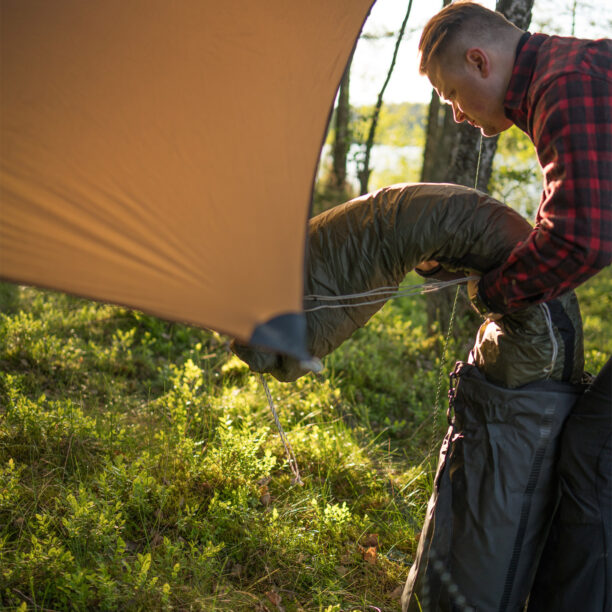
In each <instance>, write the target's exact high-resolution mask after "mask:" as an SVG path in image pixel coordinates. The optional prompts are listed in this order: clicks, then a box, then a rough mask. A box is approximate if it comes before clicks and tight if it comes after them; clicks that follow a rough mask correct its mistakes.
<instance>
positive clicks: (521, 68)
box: [504, 32, 548, 111]
mask: <svg viewBox="0 0 612 612" xmlns="http://www.w3.org/2000/svg"><path fill="white" fill-rule="evenodd" d="M546 38H548V37H547V36H546V35H545V34H530V33H529V32H525V33H524V34H523V35H522V36H521V38H520V40H519V42H518V45H517V47H516V59H515V60H514V69H513V70H512V76H511V77H510V83H509V84H508V89H507V90H506V96H505V98H504V107H505V108H506V110H507V111H513V110H518V109H520V107H521V106H522V104H523V101H524V100H525V98H526V96H527V91H528V89H529V83H530V81H531V77H532V75H533V70H534V68H535V64H536V56H537V54H538V50H539V49H540V45H541V44H542V43H543V42H544V41H545V40H546Z"/></svg>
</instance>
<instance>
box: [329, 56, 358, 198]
mask: <svg viewBox="0 0 612 612" xmlns="http://www.w3.org/2000/svg"><path fill="white" fill-rule="evenodd" d="M352 61H353V57H352V56H351V58H350V59H349V61H348V63H347V65H346V69H345V71H344V75H343V76H342V80H341V81H340V87H339V89H338V104H337V106H336V121H335V125H334V127H335V137H334V144H333V148H332V162H333V164H332V175H331V177H330V179H331V180H330V183H331V187H332V188H333V189H334V190H336V191H338V193H341V194H342V193H344V192H345V191H346V158H347V156H348V151H349V146H350V140H351V138H350V129H349V119H350V113H351V107H350V102H349V85H350V78H351V62H352Z"/></svg>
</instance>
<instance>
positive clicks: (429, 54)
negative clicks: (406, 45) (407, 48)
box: [419, 0, 516, 74]
mask: <svg viewBox="0 0 612 612" xmlns="http://www.w3.org/2000/svg"><path fill="white" fill-rule="evenodd" d="M508 28H514V29H516V26H515V25H514V24H512V23H511V22H510V21H508V20H507V19H506V18H505V17H504V16H503V15H502V14H501V13H498V12H497V11H492V10H490V9H488V8H486V7H484V6H482V5H481V4H478V3H476V2H471V1H470V0H457V2H453V3H452V4H449V5H447V6H445V7H444V8H443V9H442V10H441V11H440V12H439V13H437V14H436V15H434V16H433V17H432V18H431V19H430V20H429V21H428V22H427V24H426V25H425V27H424V28H423V33H422V34H421V39H420V40H419V53H420V61H419V72H420V73H421V74H426V73H427V70H428V69H429V65H430V63H431V61H432V59H434V58H436V57H441V56H442V55H443V54H444V53H445V52H446V51H447V50H448V48H449V47H450V46H451V44H452V43H453V42H454V41H455V40H457V38H458V35H459V34H460V33H469V34H470V36H471V37H473V36H480V37H483V36H485V37H486V38H492V37H493V36H495V34H496V33H498V32H499V31H500V30H507V29H508Z"/></svg>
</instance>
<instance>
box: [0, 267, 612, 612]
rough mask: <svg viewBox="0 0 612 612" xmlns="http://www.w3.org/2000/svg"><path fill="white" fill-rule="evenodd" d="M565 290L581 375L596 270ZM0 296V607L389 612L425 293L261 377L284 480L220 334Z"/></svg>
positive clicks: (423, 454)
mask: <svg viewBox="0 0 612 612" xmlns="http://www.w3.org/2000/svg"><path fill="white" fill-rule="evenodd" d="M579 293H580V298H581V303H582V305H583V315H584V321H585V332H586V333H585V338H586V356H587V369H589V370H590V371H597V370H598V369H599V367H601V365H603V363H604V361H605V359H607V356H608V355H609V354H610V353H611V352H612V340H611V339H610V336H609V334H606V333H605V332H606V330H609V327H610V320H609V317H610V315H609V313H610V311H611V306H612V303H611V302H612V297H611V296H612V274H611V273H610V269H608V270H606V271H604V272H603V273H602V274H600V275H599V276H598V277H596V278H595V279H593V280H592V281H590V282H589V283H587V284H586V285H585V286H583V287H582V288H581V289H580V292H579ZM0 306H1V308H2V314H1V315H0V604H1V606H2V609H6V610H26V609H32V610H68V609H76V610H93V609H98V610H262V611H263V610H269V611H274V610H286V611H297V610H321V611H325V612H335V611H339V610H399V608H400V604H399V594H400V591H401V586H402V585H403V582H404V580H405V577H406V574H407V571H408V568H409V566H410V563H411V562H412V559H413V557H414V553H415V549H416V541H417V534H418V532H419V528H420V525H421V522H422V519H423V515H424V511H425V505H426V503H427V499H428V497H429V493H430V490H431V481H432V470H433V469H434V467H435V466H434V464H435V456H436V453H437V445H438V443H439V441H440V439H441V436H442V434H443V432H444V430H445V415H444V412H445V410H444V406H440V407H439V409H438V411H437V413H436V412H434V410H433V406H434V398H435V396H436V391H437V389H438V384H439V376H438V372H439V365H440V359H441V356H442V347H443V344H444V340H443V335H442V334H441V333H440V332H439V331H437V330H427V329H426V323H425V308H424V298H421V297H419V298H412V299H408V298H406V299H403V300H398V301H397V302H394V303H390V304H388V305H387V306H385V308H384V309H383V310H382V311H381V312H380V313H379V314H378V315H377V316H376V317H375V318H374V319H373V320H372V321H371V322H370V324H368V326H366V327H365V328H364V329H362V330H360V331H359V332H358V333H357V334H355V336H354V338H352V339H351V340H350V341H348V342H346V343H345V344H344V345H343V346H342V347H340V349H338V350H337V351H336V352H335V353H334V354H332V355H330V356H329V357H328V358H327V360H326V363H325V365H326V369H325V371H324V372H323V374H322V375H317V376H315V375H309V376H306V377H304V378H302V379H300V380H299V381H297V382H296V383H293V384H281V383H278V382H276V381H274V380H269V384H270V388H271V391H272V394H273V396H274V399H275V402H276V405H277V408H278V409H279V412H280V416H281V420H282V422H283V426H284V428H285V430H286V431H287V434H288V436H289V440H290V442H291V445H292V447H293V450H294V452H295V454H296V456H297V459H298V462H299V467H300V470H301V473H302V477H303V479H304V482H305V484H304V486H302V487H300V486H293V485H292V484H291V472H290V470H289V468H288V465H287V462H286V459H285V455H284V451H283V447H282V444H281V442H280V440H279V436H278V433H277V431H276V429H275V427H274V423H273V420H272V417H271V414H270V412H269V409H268V406H267V402H266V398H265V395H264V393H263V390H262V388H261V386H260V384H259V382H258V380H257V379H256V378H255V377H254V376H253V375H252V374H250V373H249V372H248V370H247V368H246V367H245V366H244V365H243V364H242V362H240V361H239V360H238V359H237V358H236V357H234V356H232V355H231V353H230V352H229V350H228V343H227V339H226V338H223V337H221V336H219V335H217V334H215V333H211V332H208V331H204V330H199V329H195V328H191V327H187V326H183V325H178V324H172V323H167V322H164V321H161V320H159V319H155V318H153V317H149V316H146V315H143V314H141V313H138V312H134V311H130V310H127V309H124V308H119V307H114V306H109V305H105V304H96V303H92V302H88V301H85V300H80V299H76V298H72V297H69V296H66V295H63V294H59V293H53V292H45V291H40V290H36V289H33V288H28V287H16V286H13V285H0ZM457 325H458V326H459V329H460V333H459V334H458V335H457V337H453V338H452V339H451V341H450V346H449V350H448V359H449V361H450V362H451V363H452V361H454V360H455V359H462V358H465V357H466V355H467V350H466V347H467V346H468V345H469V341H470V339H471V338H472V337H473V336H474V333H475V331H476V330H475V327H474V325H473V321H470V322H468V321H458V322H457ZM449 369H450V366H448V365H447V367H445V368H443V370H444V372H446V371H447V370H449ZM445 387H446V375H444V377H443V380H442V388H441V391H442V392H441V397H442V398H444V396H445V392H446V388H445ZM441 403H442V404H443V403H444V402H443V401H442V402H441Z"/></svg>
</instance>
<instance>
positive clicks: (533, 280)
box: [479, 72, 612, 313]
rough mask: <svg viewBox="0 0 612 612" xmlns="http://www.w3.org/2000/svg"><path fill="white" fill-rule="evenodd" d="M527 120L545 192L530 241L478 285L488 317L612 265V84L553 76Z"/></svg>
mask: <svg viewBox="0 0 612 612" xmlns="http://www.w3.org/2000/svg"><path fill="white" fill-rule="evenodd" d="M530 120H531V128H532V129H531V130H530V131H531V133H532V135H533V141H534V142H535V143H536V145H537V153H538V158H539V161H540V165H541V166H542V170H543V173H544V191H543V194H542V200H541V202H540V207H539V209H538V215H537V219H536V225H535V228H534V229H533V231H532V232H531V234H530V235H529V237H528V238H527V239H526V240H525V241H524V242H522V243H520V244H518V245H517V246H516V247H515V248H514V250H513V251H512V252H511V254H510V255H509V257H508V259H507V260H506V262H505V263H504V264H502V265H501V266H500V267H499V268H496V269H494V270H491V271H489V272H488V273H487V274H485V275H484V276H483V277H482V279H481V281H480V286H479V291H480V295H481V296H482V298H483V299H484V301H485V302H486V304H487V306H489V307H490V309H491V310H492V311H493V312H501V313H506V312H511V311H514V310H519V309H521V308H524V307H526V306H530V305H531V304H534V303H538V302H543V301H547V300H550V299H552V298H554V297H556V296H558V295H560V294H562V293H564V292H566V291H569V290H570V289H573V288H574V287H576V286H578V285H580V284H581V283H583V282H584V281H586V280H587V279H588V278H589V277H591V276H593V275H594V274H596V273H597V272H598V271H599V270H601V269H602V268H604V267H605V266H607V265H608V264H610V263H611V262H612V83H611V81H610V79H605V78H592V77H590V76H588V75H584V74H581V73H578V72H576V73H571V74H568V75H564V76H562V77H560V78H557V79H555V80H554V81H553V82H552V83H551V84H550V85H549V86H548V87H547V88H546V89H545V91H544V92H543V93H542V95H541V96H540V98H539V100H538V101H537V103H536V104H535V108H534V112H533V114H532V115H531V118H530Z"/></svg>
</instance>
